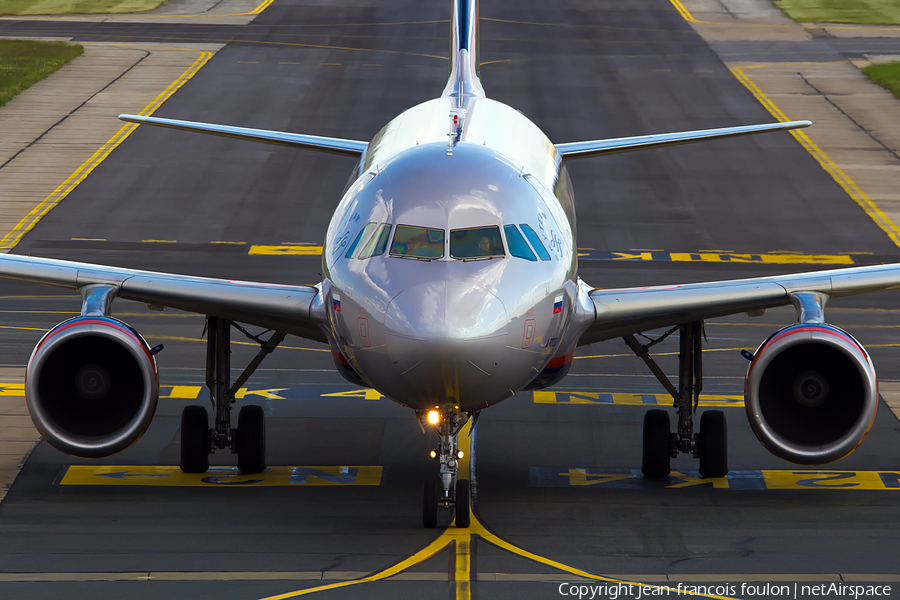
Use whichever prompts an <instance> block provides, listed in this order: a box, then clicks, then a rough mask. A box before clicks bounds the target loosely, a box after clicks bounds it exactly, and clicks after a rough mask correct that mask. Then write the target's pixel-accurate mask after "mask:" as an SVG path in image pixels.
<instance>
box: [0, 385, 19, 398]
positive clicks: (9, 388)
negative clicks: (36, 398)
mask: <svg viewBox="0 0 900 600" xmlns="http://www.w3.org/2000/svg"><path fill="white" fill-rule="evenodd" d="M24 395H25V384H24V383H0V396H24Z"/></svg>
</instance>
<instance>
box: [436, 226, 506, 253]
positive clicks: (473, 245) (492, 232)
mask: <svg viewBox="0 0 900 600" xmlns="http://www.w3.org/2000/svg"><path fill="white" fill-rule="evenodd" d="M496 256H501V257H502V256H506V252H504V251H503V240H502V239H501V237H500V228H499V227H497V226H496V225H492V226H490V227H474V228H472V229H454V230H453V231H451V232H450V257H451V258H456V259H459V260H474V259H479V258H494V257H496Z"/></svg>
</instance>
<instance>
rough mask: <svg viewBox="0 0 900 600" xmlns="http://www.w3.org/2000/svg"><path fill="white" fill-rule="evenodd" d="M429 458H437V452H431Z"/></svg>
mask: <svg viewBox="0 0 900 600" xmlns="http://www.w3.org/2000/svg"><path fill="white" fill-rule="evenodd" d="M431 458H437V452H435V451H434V450H432V451H431Z"/></svg>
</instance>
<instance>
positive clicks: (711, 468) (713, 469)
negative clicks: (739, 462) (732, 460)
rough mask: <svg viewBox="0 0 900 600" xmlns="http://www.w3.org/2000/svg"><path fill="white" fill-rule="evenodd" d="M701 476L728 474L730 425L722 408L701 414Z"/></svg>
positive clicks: (722, 475) (723, 475)
mask: <svg viewBox="0 0 900 600" xmlns="http://www.w3.org/2000/svg"><path fill="white" fill-rule="evenodd" d="M699 443H700V476H701V477H725V476H726V475H728V425H727V423H726V421H725V413H724V412H723V411H721V410H708V411H706V412H704V413H703V414H702V415H701V416H700V440H699Z"/></svg>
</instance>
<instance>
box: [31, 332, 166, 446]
mask: <svg viewBox="0 0 900 600" xmlns="http://www.w3.org/2000/svg"><path fill="white" fill-rule="evenodd" d="M25 396H26V399H27V402H28V410H29V412H30V413H31V419H32V421H34V424H35V427H37V429H38V431H40V433H41V435H42V436H44V438H45V439H46V440H47V441H48V442H50V444H52V445H53V446H54V447H55V448H57V449H59V450H62V451H63V452H66V453H68V454H72V455H74V456H81V457H85V458H101V457H104V456H109V455H110V454H115V453H116V452H119V451H121V450H124V449H125V448H127V447H128V446H130V445H131V444H132V443H134V442H135V441H136V440H137V439H138V438H139V437H141V435H142V434H143V433H144V431H146V429H147V427H148V426H149V425H150V421H151V420H152V419H153V414H154V413H155V412H156V404H157V401H158V398H159V376H158V373H157V368H156V359H155V358H154V357H153V354H152V352H151V350H150V347H149V346H148V345H147V342H146V341H144V339H143V338H142V337H141V336H140V335H139V334H138V333H137V332H136V331H135V330H134V329H132V328H131V327H129V326H128V325H127V324H125V323H123V322H122V321H119V320H117V319H113V318H110V317H76V318H74V319H70V320H68V321H64V322H63V323H60V324H59V325H57V326H56V327H54V328H53V329H51V330H50V331H49V332H47V334H46V335H45V336H44V337H43V338H42V339H41V341H40V342H38V345H37V346H35V349H34V352H33V353H32V354H31V358H30V359H29V361H28V369H27V371H26V376H25Z"/></svg>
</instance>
